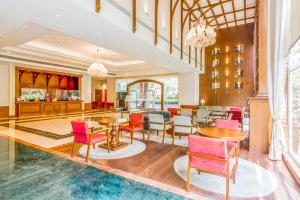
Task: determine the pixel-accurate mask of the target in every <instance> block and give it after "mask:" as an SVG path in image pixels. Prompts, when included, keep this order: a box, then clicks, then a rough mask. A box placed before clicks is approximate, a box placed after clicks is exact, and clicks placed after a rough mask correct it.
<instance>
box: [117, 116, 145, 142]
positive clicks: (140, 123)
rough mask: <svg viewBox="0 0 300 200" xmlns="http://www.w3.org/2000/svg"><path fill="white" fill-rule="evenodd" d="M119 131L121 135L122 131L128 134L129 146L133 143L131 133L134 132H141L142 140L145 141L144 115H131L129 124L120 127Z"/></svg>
mask: <svg viewBox="0 0 300 200" xmlns="http://www.w3.org/2000/svg"><path fill="white" fill-rule="evenodd" d="M119 131H121V133H122V131H125V132H129V133H130V139H131V144H132V141H133V132H134V131H142V133H143V140H145V133H144V114H143V113H132V114H131V115H130V120H129V124H128V125H126V126H120V128H119ZM119 135H120V134H119Z"/></svg>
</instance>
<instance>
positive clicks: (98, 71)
mask: <svg viewBox="0 0 300 200" xmlns="http://www.w3.org/2000/svg"><path fill="white" fill-rule="evenodd" d="M97 53H99V49H97ZM88 74H89V75H90V76H91V77H93V78H102V77H106V76H107V74H108V71H107V69H106V67H105V66H104V65H103V64H102V63H100V62H95V63H93V64H91V65H90V66H89V68H88Z"/></svg>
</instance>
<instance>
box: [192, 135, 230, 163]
mask: <svg viewBox="0 0 300 200" xmlns="http://www.w3.org/2000/svg"><path fill="white" fill-rule="evenodd" d="M188 143H189V152H190V153H194V154H198V155H204V156H211V157H218V158H221V159H227V142H226V141H225V140H221V139H215V138H208V137H202V136H196V135H189V138H188ZM195 158H196V157H194V156H191V159H192V160H193V159H195ZM196 159H198V160H199V159H202V160H205V161H206V162H208V161H209V160H207V159H204V158H199V157H197V158H196Z"/></svg>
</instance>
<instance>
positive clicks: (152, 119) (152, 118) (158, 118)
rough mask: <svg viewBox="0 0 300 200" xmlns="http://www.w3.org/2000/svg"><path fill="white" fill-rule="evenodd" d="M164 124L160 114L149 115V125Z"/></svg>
mask: <svg viewBox="0 0 300 200" xmlns="http://www.w3.org/2000/svg"><path fill="white" fill-rule="evenodd" d="M151 122H153V123H160V124H163V123H164V116H163V115H161V114H149V123H151Z"/></svg>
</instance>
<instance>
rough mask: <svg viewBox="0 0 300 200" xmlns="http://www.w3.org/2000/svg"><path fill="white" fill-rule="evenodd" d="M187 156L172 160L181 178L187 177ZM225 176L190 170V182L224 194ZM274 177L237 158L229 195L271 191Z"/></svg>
mask: <svg viewBox="0 0 300 200" xmlns="http://www.w3.org/2000/svg"><path fill="white" fill-rule="evenodd" d="M187 165H188V157H187V156H182V157H180V158H178V159H177V160H176V161H175V162H174V170H175V172H176V173H177V175H179V176H180V177H181V178H182V179H183V180H185V181H186V178H187ZM225 183H226V182H225V178H224V177H220V176H216V175H211V174H207V173H200V174H198V172H197V170H195V169H192V170H191V184H192V185H194V186H196V187H198V188H201V189H203V190H206V191H210V192H214V193H219V194H223V195H225V189H226V185H225ZM277 184H278V183H277V181H276V179H275V177H274V176H273V175H272V174H271V173H270V172H268V171H267V170H266V169H264V168H263V167H260V166H259V165H257V164H255V163H253V162H250V161H247V160H244V159H239V165H238V170H237V174H236V183H235V184H232V183H231V184H230V187H229V188H230V196H231V197H237V198H258V197H264V196H267V195H269V194H271V193H273V192H274V191H275V190H276V188H277Z"/></svg>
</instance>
